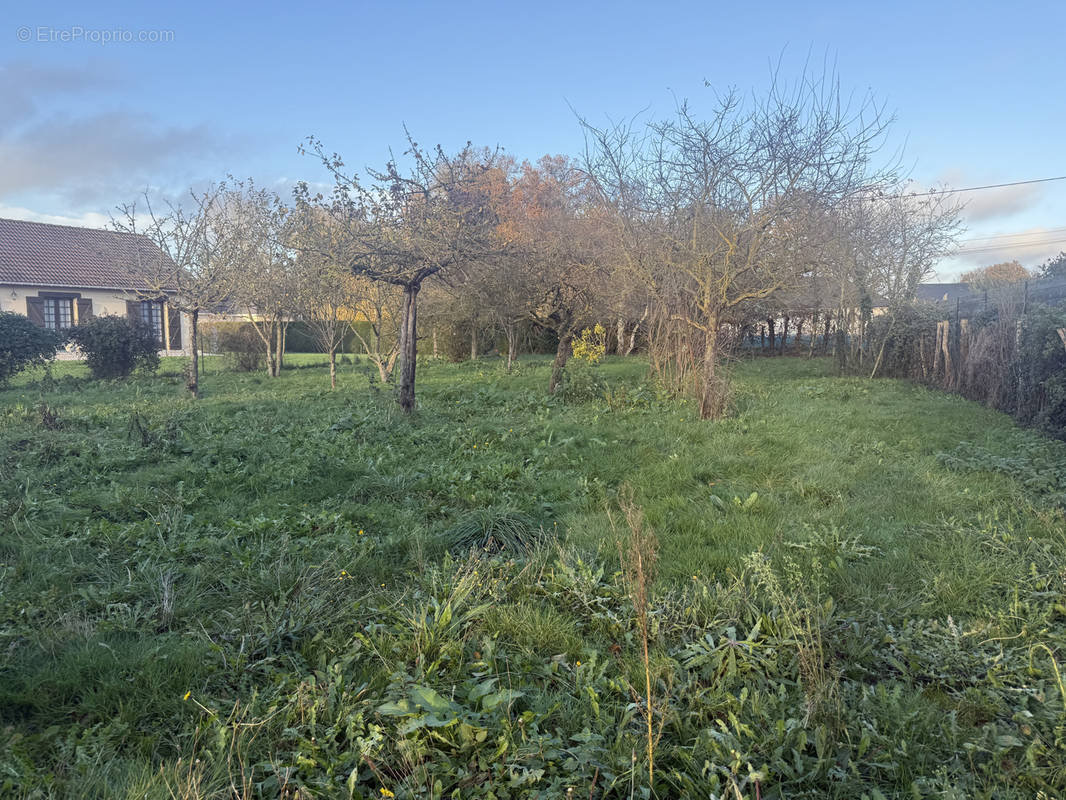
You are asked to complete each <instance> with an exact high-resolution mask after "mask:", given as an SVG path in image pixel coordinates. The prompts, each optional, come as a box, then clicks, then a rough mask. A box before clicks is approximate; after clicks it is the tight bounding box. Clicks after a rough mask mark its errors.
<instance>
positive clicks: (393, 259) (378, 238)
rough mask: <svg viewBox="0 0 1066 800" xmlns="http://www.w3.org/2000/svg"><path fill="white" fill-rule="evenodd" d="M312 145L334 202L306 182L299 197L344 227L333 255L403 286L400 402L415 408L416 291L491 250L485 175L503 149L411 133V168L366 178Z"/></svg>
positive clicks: (394, 167)
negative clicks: (426, 143) (448, 147)
mask: <svg viewBox="0 0 1066 800" xmlns="http://www.w3.org/2000/svg"><path fill="white" fill-rule="evenodd" d="M306 150H307V151H310V152H311V153H313V154H315V155H317V156H318V157H319V158H320V159H321V161H322V163H323V164H324V165H325V166H326V168H327V169H328V170H329V171H330V173H331V174H332V175H333V177H334V180H335V182H336V185H335V189H334V192H333V195H332V196H331V198H329V199H328V200H323V199H322V198H321V197H312V196H311V195H310V193H309V191H308V189H307V187H306V185H301V186H300V187H298V189H297V200H298V202H301V203H314V204H317V205H319V206H320V207H322V208H324V209H325V210H326V211H327V212H328V213H330V214H331V215H332V216H333V219H334V221H335V222H336V224H338V225H339V226H340V227H341V229H342V230H343V231H344V233H345V236H344V238H343V241H339V242H338V243H337V247H336V249H335V252H333V253H330V254H329V255H330V256H331V257H332V258H333V259H334V260H336V261H337V262H339V263H342V264H344V265H346V266H347V267H348V268H349V269H350V270H351V271H352V272H353V273H355V274H358V275H362V276H365V277H367V278H369V279H371V280H374V281H381V282H384V283H390V284H393V285H395V286H398V287H400V288H401V289H402V291H403V304H402V307H401V313H400V385H399V392H398V402H399V404H400V406H401V408H403V410H404V411H405V412H411V411H413V410H414V407H415V367H416V357H417V352H418V345H417V337H418V330H417V300H418V293H419V291H420V290H421V288H422V285H423V283H424V282H425V281H426V280H427V279H428V278H431V277H433V276H436V275H439V274H441V273H443V272H447V271H448V270H450V269H453V268H454V267H455V266H456V265H457V264H462V263H464V262H469V261H472V260H476V259H478V258H484V257H486V256H487V255H488V252H489V250H490V249H491V246H492V242H491V236H490V233H491V229H492V226H493V224H494V219H493V215H492V210H491V207H490V204H489V202H488V198H487V195H486V191H485V186H484V177H485V175H486V173H488V172H489V171H491V170H492V169H493V168H494V167H495V165H496V159H497V155H496V154H495V153H492V152H487V151H484V150H478V149H475V148H474V147H473V146H472V145H470V144H469V143H468V144H467V145H466V146H465V147H464V148H463V149H462V150H460V151H459V152H458V153H456V154H455V155H448V154H446V153H445V152H444V150H443V149H442V148H441V147H439V146H438V147H436V148H434V149H433V150H432V151H425V150H423V149H422V148H420V147H419V146H418V144H417V143H416V142H414V141H413V140H412V139H411V137H410V136H408V148H407V150H406V151H405V153H404V155H405V156H406V157H407V158H408V159H409V161H410V164H411V166H410V169H409V170H407V171H403V170H401V168H400V166H399V165H398V164H397V162H396V160H395V159H390V160H389V162H388V163H387V164H386V165H385V168H384V169H383V170H380V171H377V170H368V172H367V179H366V181H365V182H364V181H363V180H362V179H360V178H359V177H358V176H357V175H356V174H354V173H351V172H348V171H347V170H346V168H345V165H344V161H343V160H342V159H341V157H340V156H339V155H337V154H336V153H333V154H331V155H330V154H327V153H326V152H325V150H324V149H323V147H322V144H321V143H320V142H319V141H318V140H316V139H313V138H312V139H309V140H308V143H307V146H306Z"/></svg>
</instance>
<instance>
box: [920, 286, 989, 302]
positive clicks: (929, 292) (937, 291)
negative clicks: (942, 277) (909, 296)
mask: <svg viewBox="0 0 1066 800" xmlns="http://www.w3.org/2000/svg"><path fill="white" fill-rule="evenodd" d="M916 294H917V297H918V299H919V300H924V301H925V302H927V303H954V302H955V301H956V300H969V299H970V298H972V297H975V296H976V295H977V293H975V292H974V291H973V289H971V288H970V285H969V284H968V283H922V284H919V285H918V291H917V293H916Z"/></svg>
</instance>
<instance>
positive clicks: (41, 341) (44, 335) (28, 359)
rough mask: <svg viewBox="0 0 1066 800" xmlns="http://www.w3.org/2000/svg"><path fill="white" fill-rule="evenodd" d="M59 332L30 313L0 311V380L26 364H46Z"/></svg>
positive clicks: (31, 365) (34, 365)
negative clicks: (39, 323) (34, 320)
mask: <svg viewBox="0 0 1066 800" xmlns="http://www.w3.org/2000/svg"><path fill="white" fill-rule="evenodd" d="M59 341H60V340H59V336H58V335H56V333H55V331H50V330H48V329H47V328H41V327H38V326H37V325H34V324H33V323H32V322H30V320H29V317H26V316H24V315H22V314H16V313H15V312H14V311H0V383H5V382H6V381H7V379H8V378H10V377H11V376H12V375H14V374H16V373H18V372H21V371H22V370H24V369H28V368H29V367H38V366H41V365H43V364H46V363H47V362H48V361H50V360H51V359H52V358H53V357H54V356H55V354H56V348H57V347H59Z"/></svg>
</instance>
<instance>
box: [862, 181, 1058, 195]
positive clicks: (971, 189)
mask: <svg viewBox="0 0 1066 800" xmlns="http://www.w3.org/2000/svg"><path fill="white" fill-rule="evenodd" d="M1051 181H1066V175H1057V176H1055V177H1053V178H1033V179H1032V180H1027V181H1010V182H1009V183H989V184H986V185H985V186H967V187H965V188H963V189H939V190H935V191H931V192H900V193H899V194H882V195H874V196H873V197H870V198H868V199H870V200H888V199H890V198H893V197H935V196H939V195H944V194H959V193H961V192H979V191H983V190H984V189H1005V188H1007V187H1008V186H1027V185H1029V184H1031V183H1050V182H1051Z"/></svg>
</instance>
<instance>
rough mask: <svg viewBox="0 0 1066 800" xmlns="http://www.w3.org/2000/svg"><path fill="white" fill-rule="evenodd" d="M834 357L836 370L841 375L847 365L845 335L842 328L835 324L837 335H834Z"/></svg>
mask: <svg viewBox="0 0 1066 800" xmlns="http://www.w3.org/2000/svg"><path fill="white" fill-rule="evenodd" d="M836 339H837V342H836V357H837V372H839V373H840V374H841V375H843V374H844V368H845V367H847V365H848V351H847V346H848V343H847V336H846V335H845V333H844V329H843V328H841V327H840V325H839V323H838V324H837V336H836Z"/></svg>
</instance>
